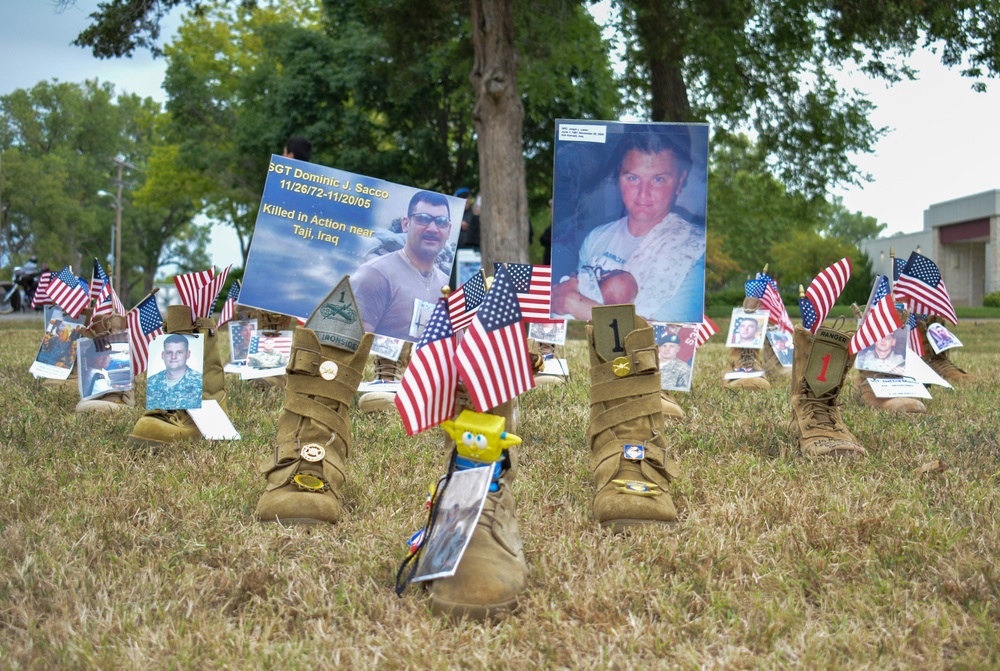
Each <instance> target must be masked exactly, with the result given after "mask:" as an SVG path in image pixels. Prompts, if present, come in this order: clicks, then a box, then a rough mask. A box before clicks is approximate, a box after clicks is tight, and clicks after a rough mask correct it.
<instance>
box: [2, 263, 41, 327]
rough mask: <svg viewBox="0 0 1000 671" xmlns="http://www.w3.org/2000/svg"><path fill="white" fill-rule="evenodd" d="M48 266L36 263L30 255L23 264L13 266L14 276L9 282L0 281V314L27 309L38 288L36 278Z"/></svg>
mask: <svg viewBox="0 0 1000 671" xmlns="http://www.w3.org/2000/svg"><path fill="white" fill-rule="evenodd" d="M48 271H49V267H48V266H46V265H41V266H40V265H38V259H37V258H36V257H34V256H32V257H31V258H30V259H28V262H27V263H26V264H24V265H23V266H16V267H15V268H14V277H13V279H12V281H10V282H3V283H0V292H2V293H0V314H10V313H11V312H17V311H19V310H22V309H23V310H27V309H28V308H29V307H30V306H31V300H32V298H34V296H35V289H37V288H38V280H40V279H41V277H42V273H47V272H48Z"/></svg>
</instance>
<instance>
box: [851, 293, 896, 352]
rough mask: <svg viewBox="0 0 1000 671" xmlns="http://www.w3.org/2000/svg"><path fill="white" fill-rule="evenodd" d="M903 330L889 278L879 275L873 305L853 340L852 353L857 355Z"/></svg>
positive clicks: (866, 313)
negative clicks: (891, 334)
mask: <svg viewBox="0 0 1000 671" xmlns="http://www.w3.org/2000/svg"><path fill="white" fill-rule="evenodd" d="M901 328H903V322H901V321H900V320H899V314H898V313H897V312H896V301H895V300H893V298H892V291H890V290H889V278H888V277H886V276H885V275H879V276H878V279H877V280H875V296H874V297H873V300H872V305H871V307H869V308H868V310H867V311H866V312H865V316H864V319H863V320H862V321H861V328H859V329H858V332H857V333H855V334H854V336H853V337H852V338H851V345H850V352H851V354H857V353H858V352H860V351H861V350H863V349H865V348H866V347H871V346H872V345H874V344H875V343H876V342H878V341H879V340H881V339H882V338H884V337H886V336H887V335H889V334H890V333H893V332H894V331H896V330H898V329H901Z"/></svg>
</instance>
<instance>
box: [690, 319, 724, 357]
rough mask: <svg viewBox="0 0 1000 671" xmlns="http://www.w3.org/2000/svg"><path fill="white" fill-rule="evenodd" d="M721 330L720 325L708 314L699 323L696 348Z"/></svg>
mask: <svg viewBox="0 0 1000 671" xmlns="http://www.w3.org/2000/svg"><path fill="white" fill-rule="evenodd" d="M718 332H719V327H718V326H717V325H716V324H715V322H713V321H712V320H711V319H710V318H709V316H708V315H705V318H704V319H702V320H701V324H699V325H698V335H697V336H696V337H695V342H694V346H695V349H697V348H699V347H701V346H702V345H704V344H705V342H706V341H707V340H708V339H709V338H711V337H712V336H714V335H715V334H716V333H718Z"/></svg>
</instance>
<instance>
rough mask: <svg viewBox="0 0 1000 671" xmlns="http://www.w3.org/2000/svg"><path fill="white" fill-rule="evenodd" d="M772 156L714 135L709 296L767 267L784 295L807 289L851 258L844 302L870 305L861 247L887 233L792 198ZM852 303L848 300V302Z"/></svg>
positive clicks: (825, 205)
mask: <svg viewBox="0 0 1000 671" xmlns="http://www.w3.org/2000/svg"><path fill="white" fill-rule="evenodd" d="M767 160H768V159H767V153H766V151H765V150H764V148H763V147H762V146H760V145H759V144H755V143H752V142H751V141H750V140H749V139H748V138H747V137H746V136H745V135H730V134H728V133H726V132H724V131H718V132H716V134H715V136H714V140H713V144H712V156H711V163H710V171H711V173H710V177H709V179H710V184H711V188H710V189H709V194H708V198H709V201H708V231H709V246H708V258H707V265H708V266H709V273H708V275H707V277H706V282H707V287H708V289H709V290H710V291H712V290H717V289H721V288H723V287H724V286H730V287H736V286H742V283H743V281H744V280H745V279H746V276H747V274H750V273H755V272H759V271H761V270H762V269H763V266H764V264H765V263H766V264H768V266H769V272H770V274H771V275H772V276H774V277H775V278H776V279H777V281H778V283H779V286H780V287H781V288H782V290H783V291H786V292H788V291H790V290H792V289H794V288H795V287H797V286H798V285H799V284H804V285H808V284H809V282H810V281H812V278H813V277H814V276H815V275H816V273H817V272H818V271H819V270H821V269H822V268H825V267H827V266H829V265H830V264H832V263H834V262H835V261H838V260H839V259H841V258H843V257H845V256H847V257H850V259H851V261H852V262H853V264H854V272H853V274H852V279H851V282H850V283H849V284H848V286H847V288H846V289H845V291H844V296H843V297H842V300H847V301H848V302H850V301H853V300H858V299H857V295H858V294H859V293H864V294H865V295H864V297H862V298H861V299H860V300H861V301H862V302H863V301H864V300H865V299H866V298H867V293H865V292H867V291H868V289H870V288H871V283H872V274H871V273H872V271H871V263H870V261H869V260H868V259H867V257H864V255H863V254H862V252H861V250H860V248H859V246H858V245H859V243H860V242H861V241H862V240H865V239H867V238H874V237H877V236H878V235H879V233H881V232H882V231H883V230H884V229H885V224H879V223H878V222H877V221H876V220H875V218H874V217H866V216H864V215H863V214H861V213H860V212H850V211H849V210H848V209H847V208H846V207H844V205H843V202H842V201H841V200H840V199H834V200H833V201H832V202H828V201H826V200H824V199H822V198H818V197H812V198H809V197H806V196H805V195H803V194H801V193H796V192H794V191H790V190H788V189H787V188H786V187H785V185H784V184H782V183H781V182H780V181H779V180H778V179H777V178H776V177H774V176H773V175H772V174H771V173H770V172H769V171H768V167H767ZM848 296H850V299H849V300H848Z"/></svg>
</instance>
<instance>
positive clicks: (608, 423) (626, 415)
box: [590, 380, 663, 442]
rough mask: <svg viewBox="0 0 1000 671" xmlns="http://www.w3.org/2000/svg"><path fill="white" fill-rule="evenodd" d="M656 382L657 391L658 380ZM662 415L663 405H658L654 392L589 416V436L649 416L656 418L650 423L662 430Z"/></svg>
mask: <svg viewBox="0 0 1000 671" xmlns="http://www.w3.org/2000/svg"><path fill="white" fill-rule="evenodd" d="M656 381H657V391H658V390H659V384H658V383H659V380H656ZM662 415H663V405H662V403H660V395H659V393H656V391H654V392H653V393H652V394H646V395H644V396H642V397H640V398H636V399H635V400H631V401H628V402H626V403H621V404H619V405H616V406H613V407H611V408H607V409H606V410H604V411H603V412H601V413H600V414H599V415H596V416H591V418H590V435H592V436H598V435H600V434H601V433H603V432H604V431H607V430H608V429H614V428H615V427H617V426H619V425H621V424H625V423H626V422H631V421H633V420H636V419H642V418H643V417H650V416H652V417H655V418H657V419H656V420H655V421H653V422H652V424H653V425H654V426H656V425H659V426H660V427H661V428H662V426H663V420H662ZM633 442H634V441H633Z"/></svg>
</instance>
